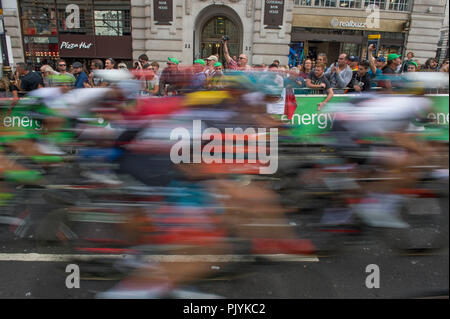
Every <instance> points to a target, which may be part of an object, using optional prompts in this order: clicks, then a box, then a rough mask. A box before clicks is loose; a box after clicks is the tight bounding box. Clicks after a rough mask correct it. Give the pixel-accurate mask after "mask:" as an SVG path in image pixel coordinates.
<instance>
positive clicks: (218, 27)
mask: <svg viewBox="0 0 450 319" xmlns="http://www.w3.org/2000/svg"><path fill="white" fill-rule="evenodd" d="M225 35H226V36H228V37H229V38H230V39H229V40H228V51H229V53H230V56H231V57H233V56H238V55H239V45H240V42H241V41H240V37H239V36H240V35H239V29H238V27H237V26H236V25H235V24H234V23H233V21H231V20H230V19H228V18H227V17H225V16H215V17H212V18H211V19H209V20H208V22H206V23H205V25H204V26H203V28H202V32H201V38H200V56H201V57H202V58H207V57H209V56H210V55H213V54H219V57H220V59H221V60H223V57H224V55H223V46H222V45H221V39H222V37H223V36H225ZM222 62H224V61H222Z"/></svg>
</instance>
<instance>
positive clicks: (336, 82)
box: [325, 53, 353, 93]
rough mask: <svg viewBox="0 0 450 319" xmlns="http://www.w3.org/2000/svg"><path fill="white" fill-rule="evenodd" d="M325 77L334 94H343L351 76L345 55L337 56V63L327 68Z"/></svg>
mask: <svg viewBox="0 0 450 319" xmlns="http://www.w3.org/2000/svg"><path fill="white" fill-rule="evenodd" d="M325 76H326V77H327V78H328V80H329V81H330V85H331V87H332V88H333V90H334V91H335V92H336V93H345V91H344V90H343V89H344V88H346V87H347V85H348V84H349V83H350V81H351V79H352V76H353V72H352V69H351V68H350V67H349V66H348V57H347V54H345V53H342V54H341V55H339V59H338V62H337V63H335V64H333V65H331V66H330V67H329V68H328V70H327V71H326V72H325ZM335 89H338V90H335Z"/></svg>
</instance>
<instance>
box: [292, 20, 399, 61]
mask: <svg viewBox="0 0 450 319" xmlns="http://www.w3.org/2000/svg"><path fill="white" fill-rule="evenodd" d="M405 22H406V21H404V20H384V19H381V21H380V23H379V25H378V26H377V27H373V26H371V25H368V24H367V21H366V19H365V18H354V17H335V16H314V15H295V16H294V19H293V24H292V25H293V27H292V33H291V50H290V64H291V66H296V65H299V64H301V63H302V62H303V60H304V59H305V58H311V59H313V60H315V59H317V55H318V54H319V53H325V54H326V55H327V58H328V63H332V62H334V61H336V60H337V59H338V57H339V54H340V53H347V54H348V55H355V56H358V57H365V56H366V53H367V46H368V45H367V43H368V36H369V35H370V34H379V35H380V47H379V48H378V50H377V55H384V56H387V55H388V54H389V53H399V54H402V53H403V52H402V51H403V47H404V42H405V33H404V32H405V31H404V25H405Z"/></svg>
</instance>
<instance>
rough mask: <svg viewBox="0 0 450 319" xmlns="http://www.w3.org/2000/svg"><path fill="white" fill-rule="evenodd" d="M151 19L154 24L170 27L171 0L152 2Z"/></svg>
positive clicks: (171, 19)
mask: <svg viewBox="0 0 450 319" xmlns="http://www.w3.org/2000/svg"><path fill="white" fill-rule="evenodd" d="M153 19H154V20H155V21H156V24H159V25H170V24H171V22H172V21H173V0H153Z"/></svg>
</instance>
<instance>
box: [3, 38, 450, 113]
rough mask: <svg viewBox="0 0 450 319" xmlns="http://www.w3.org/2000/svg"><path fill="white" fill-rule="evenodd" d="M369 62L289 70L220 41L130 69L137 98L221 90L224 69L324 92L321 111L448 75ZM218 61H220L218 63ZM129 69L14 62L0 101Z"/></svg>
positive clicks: (346, 59) (437, 68)
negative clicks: (400, 81) (405, 77)
mask: <svg viewBox="0 0 450 319" xmlns="http://www.w3.org/2000/svg"><path fill="white" fill-rule="evenodd" d="M367 56H368V59H367V60H366V59H361V58H359V57H357V56H353V55H352V56H349V55H348V54H346V53H344V52H343V53H341V54H340V55H339V58H338V59H337V60H336V61H335V62H334V63H329V61H328V59H327V55H326V54H325V53H320V54H318V56H317V59H314V60H313V59H310V58H305V59H304V61H303V63H302V64H301V65H298V66H296V67H291V68H290V67H289V66H287V65H284V66H283V65H280V62H279V61H278V60H274V61H273V62H272V64H270V65H265V64H254V65H249V64H248V61H249V60H248V57H247V56H246V55H245V54H240V55H239V56H233V57H231V56H230V53H229V51H228V45H227V41H223V57H222V59H221V57H220V56H219V55H218V54H217V55H211V56H209V57H206V58H203V59H197V60H195V61H194V63H193V65H192V66H180V62H179V60H178V59H176V58H173V57H169V58H168V60H167V61H166V64H167V66H166V68H164V69H163V70H160V65H159V63H158V62H151V61H150V59H149V57H148V56H147V55H146V54H142V55H141V56H139V58H138V61H136V62H135V64H134V66H133V68H132V69H131V71H132V72H133V73H134V75H135V76H136V78H138V79H140V80H142V81H141V82H142V90H141V95H144V96H165V95H173V94H178V93H179V92H180V91H182V90H184V89H188V90H198V89H210V88H215V87H220V86H221V80H222V77H223V75H224V71H225V70H235V71H243V72H247V71H253V72H274V73H276V76H275V77H273V82H274V83H273V85H275V86H277V87H279V88H281V89H283V88H292V89H297V90H296V93H297V94H302V93H306V94H311V93H312V94H317V93H321V94H326V98H325V100H324V101H323V103H321V104H320V105H319V108H321V107H322V106H323V105H325V104H326V103H327V102H328V101H329V100H330V99H331V98H332V97H333V95H334V94H346V93H353V94H354V93H361V92H369V91H371V90H373V89H374V88H375V87H377V88H382V89H384V90H387V91H389V90H391V89H392V84H391V83H390V81H388V80H382V79H379V78H380V77H381V78H383V76H384V75H388V76H391V75H396V74H401V73H407V72H418V71H427V72H449V60H448V59H446V60H444V61H443V63H442V64H441V65H439V63H438V61H437V60H436V59H433V58H430V59H428V60H427V61H426V63H425V64H424V65H421V64H420V62H419V60H417V59H414V53H413V52H409V53H408V54H407V55H406V57H405V58H402V57H401V56H400V55H398V54H395V53H391V54H389V55H387V57H385V56H382V55H381V56H376V54H375V48H374V47H373V46H369V48H368V54H367ZM221 61H222V62H221ZM102 69H104V70H112V69H128V67H127V65H126V64H125V63H116V61H114V59H112V58H109V59H106V60H105V61H102V60H100V59H93V60H91V62H90V65H86V64H82V63H81V62H74V63H72V64H71V65H68V64H67V63H66V61H65V60H64V59H59V60H58V61H57V63H56V67H55V68H53V67H52V66H50V65H43V66H41V67H40V70H39V71H35V70H34V69H33V67H32V66H31V65H27V64H25V63H18V64H17V65H16V69H15V72H14V74H13V76H12V78H11V77H10V78H9V79H8V77H7V76H6V75H4V76H3V79H2V80H1V81H0V97H13V98H18V97H20V96H21V95H23V94H25V93H26V92H30V91H32V90H35V89H37V88H40V87H54V86H59V85H61V83H64V85H67V84H69V85H70V86H72V87H73V88H95V87H105V86H108V83H107V82H105V81H103V80H102V78H101V77H99V76H96V75H95V71H96V70H102Z"/></svg>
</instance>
